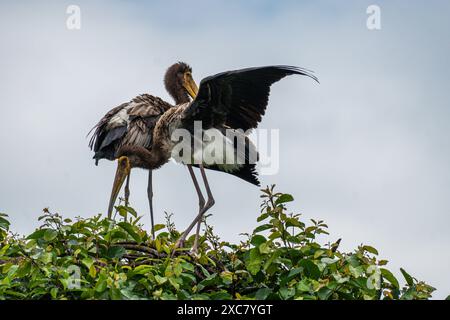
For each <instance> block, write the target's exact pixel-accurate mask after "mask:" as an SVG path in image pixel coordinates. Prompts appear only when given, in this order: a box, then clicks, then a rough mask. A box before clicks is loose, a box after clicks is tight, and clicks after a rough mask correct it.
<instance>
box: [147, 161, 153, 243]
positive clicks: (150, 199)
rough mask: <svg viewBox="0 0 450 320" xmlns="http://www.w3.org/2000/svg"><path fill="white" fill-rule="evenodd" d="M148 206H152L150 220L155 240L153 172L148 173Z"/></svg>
mask: <svg viewBox="0 0 450 320" xmlns="http://www.w3.org/2000/svg"><path fill="white" fill-rule="evenodd" d="M147 197H148V204H149V206H150V220H151V224H152V237H153V240H154V239H155V221H154V218H153V184H152V170H149V171H148V185H147Z"/></svg>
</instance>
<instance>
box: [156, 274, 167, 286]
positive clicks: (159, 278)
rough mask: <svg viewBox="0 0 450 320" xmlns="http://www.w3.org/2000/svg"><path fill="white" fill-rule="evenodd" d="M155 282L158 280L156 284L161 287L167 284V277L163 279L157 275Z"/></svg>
mask: <svg viewBox="0 0 450 320" xmlns="http://www.w3.org/2000/svg"><path fill="white" fill-rule="evenodd" d="M155 280H156V282H157V283H158V284H159V285H161V284H164V283H165V282H167V278H166V277H161V276H159V275H155Z"/></svg>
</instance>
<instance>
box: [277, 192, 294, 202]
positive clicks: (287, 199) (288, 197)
mask: <svg viewBox="0 0 450 320" xmlns="http://www.w3.org/2000/svg"><path fill="white" fill-rule="evenodd" d="M291 201H294V197H293V196H291V195H290V194H287V193H284V194H282V195H281V196H279V197H278V199H277V200H276V201H275V204H281V203H286V202H291Z"/></svg>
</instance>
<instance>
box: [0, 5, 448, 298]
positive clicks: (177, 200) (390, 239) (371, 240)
mask: <svg viewBox="0 0 450 320" xmlns="http://www.w3.org/2000/svg"><path fill="white" fill-rule="evenodd" d="M71 4H76V5H78V6H79V7H80V8H81V30H68V29H67V28H66V19H67V17H68V15H67V14H66V9H67V6H68V5H71ZM371 4H377V5H379V6H380V7H381V27H382V28H381V30H375V31H370V30H368V29H367V27H366V19H367V14H366V9H367V7H368V6H369V5H371ZM449 15H450V3H449V2H448V1H447V2H445V1H414V2H412V1H406V0H403V1H395V2H394V1H356V0H355V1H345V2H344V1H310V2H308V3H303V4H300V3H299V1H215V2H212V1H206V0H205V1H190V2H189V3H187V2H186V3H185V2H181V1H180V2H179V1H160V2H157V1H152V2H150V1H149V2H148V3H146V4H144V3H143V2H142V1H126V2H125V1H70V2H68V1H20V2H19V1H8V2H7V1H1V2H0V40H1V42H0V46H1V50H0V101H1V109H0V110H1V119H2V121H1V126H0V137H1V139H0V150H1V153H2V156H1V160H0V161H1V165H0V177H1V184H0V212H5V213H7V214H9V215H10V218H11V221H12V229H13V230H14V231H17V232H20V233H28V232H30V231H32V230H33V229H34V228H35V227H37V226H38V225H39V224H38V222H37V217H38V216H39V215H40V214H41V209H42V208H44V207H50V209H51V210H53V211H57V212H60V213H62V214H63V215H64V216H77V215H81V216H84V217H88V216H92V215H94V214H96V213H99V212H105V210H106V207H107V202H108V199H109V194H110V190H111V184H112V180H113V177H114V171H115V163H113V162H109V161H101V162H100V164H99V166H98V167H95V166H94V161H93V160H92V159H91V158H92V153H91V151H90V150H89V149H88V147H87V144H88V140H87V139H86V134H87V133H88V131H89V130H90V129H91V127H92V126H93V125H95V123H96V122H97V121H98V120H99V119H100V117H102V116H103V115H104V114H105V113H106V112H107V111H108V110H109V109H111V108H112V107H115V106H117V105H119V104H120V103H122V102H125V101H128V100H129V99H131V98H133V97H134V96H136V95H137V94H141V93H151V94H153V95H156V96H159V97H161V98H163V99H166V100H168V101H171V100H170V98H169V96H168V94H167V93H166V92H165V90H164V86H163V83H162V77H163V74H164V72H165V69H166V68H167V67H168V66H169V65H170V64H172V63H174V62H176V61H178V60H182V61H186V62H188V63H189V64H191V66H192V67H193V71H194V78H195V79H196V80H197V81H198V82H199V81H200V80H201V79H202V78H204V77H206V76H208V75H212V74H215V73H217V72H221V71H225V70H230V69H238V68H242V67H249V66H260V65H269V64H291V65H297V66H301V67H306V68H309V69H312V70H314V71H315V72H316V75H317V76H318V77H319V78H320V81H321V84H320V85H318V84H316V83H314V82H313V81H310V79H307V78H300V77H297V78H294V77H290V78H288V79H285V80H283V81H281V82H279V83H277V84H275V85H274V86H273V88H272V94H271V97H270V102H269V107H268V111H267V113H266V115H265V117H264V119H263V121H262V123H261V126H260V127H261V128H265V129H279V130H280V170H279V173H278V174H276V175H273V176H263V177H262V178H261V181H262V184H263V185H268V184H272V183H276V184H277V190H279V191H283V192H287V193H291V194H292V195H293V196H294V197H295V199H296V201H295V202H294V203H293V204H292V205H291V207H290V208H291V209H292V210H293V211H295V212H301V213H303V217H304V219H309V218H320V219H323V220H325V221H326V222H327V223H328V224H329V226H330V229H331V238H330V239H329V240H330V241H334V240H336V239H338V238H341V237H342V238H343V242H342V248H343V249H344V250H351V249H353V248H355V247H356V246H357V245H358V244H360V243H363V242H364V243H365V244H370V245H372V246H374V247H376V248H378V249H379V251H380V254H381V255H380V257H381V258H386V259H388V260H389V261H390V263H389V266H390V268H392V269H395V270H396V271H398V268H399V267H404V268H405V269H406V270H407V271H408V272H410V273H411V274H412V275H414V276H416V277H417V278H419V279H421V280H425V281H427V282H428V283H429V284H431V285H433V286H435V287H436V288H437V289H438V291H437V292H436V294H435V298H445V297H446V296H447V295H448V294H450V274H449V272H448V271H449V269H450V250H449V244H450V234H449V232H448V227H449V224H450V216H449V210H450V197H449V191H450V166H449V163H450V140H449V134H450V125H449V121H450V109H449V108H450V106H449V98H450V97H449V95H450V91H449V89H450V88H449V83H450V61H449V56H450V42H449V41H448V38H449V35H448V32H449V30H450V20H449V19H448V17H449ZM209 179H210V183H211V187H212V190H213V192H214V195H215V199H216V205H215V206H214V207H213V209H211V211H210V213H213V217H212V218H210V223H212V224H213V225H214V227H215V230H216V232H217V233H218V234H219V235H220V236H221V237H222V238H223V239H226V240H237V239H239V235H238V234H239V233H241V232H249V231H251V230H252V228H253V227H254V226H255V225H256V221H255V220H256V217H257V215H258V210H259V203H260V198H259V190H258V188H256V187H254V186H252V185H250V184H248V183H245V182H243V181H241V180H238V179H236V178H234V177H231V176H227V175H225V174H221V173H215V172H212V173H209ZM146 183H147V174H146V172H144V171H140V170H136V171H134V172H133V173H132V176H131V193H132V195H131V201H132V205H133V206H134V207H135V208H136V209H138V210H139V212H140V213H141V214H143V215H144V222H145V223H146V224H147V226H148V224H149V220H150V219H149V215H148V207H147V198H146ZM154 190H155V192H154V193H155V199H154V202H155V203H154V204H155V210H156V218H157V220H158V222H162V221H163V217H164V211H165V210H166V211H168V212H172V213H174V215H175V222H176V224H177V227H178V228H179V229H183V228H185V227H186V226H187V225H188V223H189V222H190V221H191V220H192V219H193V217H194V215H195V213H196V211H197V198H196V194H195V191H194V189H193V187H192V184H191V182H190V178H189V174H188V172H187V170H186V169H185V168H183V167H182V166H179V165H176V164H173V163H169V164H167V165H166V166H164V167H163V168H162V169H160V170H158V171H157V172H156V173H155V174H154ZM396 274H397V275H399V273H398V272H396Z"/></svg>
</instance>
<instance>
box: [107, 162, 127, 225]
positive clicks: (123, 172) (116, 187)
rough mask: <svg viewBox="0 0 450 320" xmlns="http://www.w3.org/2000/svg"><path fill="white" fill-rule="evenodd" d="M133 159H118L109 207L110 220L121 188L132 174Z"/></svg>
mask: <svg viewBox="0 0 450 320" xmlns="http://www.w3.org/2000/svg"><path fill="white" fill-rule="evenodd" d="M131 161H132V158H129V157H127V156H121V157H119V158H118V159H117V170H116V177H115V178H114V184H113V187H112V191H111V197H110V199H109V206H108V218H111V215H112V210H113V207H114V203H115V202H116V199H117V196H118V195H119V192H120V188H121V187H122V185H123V182H124V181H125V178H126V177H127V176H128V175H129V174H130V171H131V168H132V162H131Z"/></svg>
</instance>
